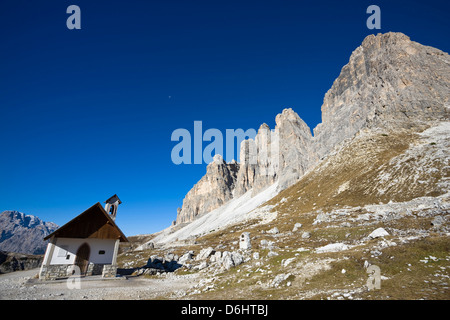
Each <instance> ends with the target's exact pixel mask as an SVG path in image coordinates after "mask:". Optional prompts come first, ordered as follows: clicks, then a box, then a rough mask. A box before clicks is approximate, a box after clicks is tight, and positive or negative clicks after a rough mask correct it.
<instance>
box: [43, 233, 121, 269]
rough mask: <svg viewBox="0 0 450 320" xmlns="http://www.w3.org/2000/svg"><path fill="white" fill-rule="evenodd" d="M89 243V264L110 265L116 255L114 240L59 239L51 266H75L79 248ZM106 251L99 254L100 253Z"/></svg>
mask: <svg viewBox="0 0 450 320" xmlns="http://www.w3.org/2000/svg"><path fill="white" fill-rule="evenodd" d="M83 243H87V244H88V245H89V247H90V249H91V250H90V256H89V262H93V263H99V264H110V263H111V262H112V259H113V254H114V244H115V240H113V239H77V238H57V239H56V243H55V249H54V250H53V255H52V258H51V260H50V264H74V263H75V258H76V254H77V250H78V248H79V247H80V246H81V245H82V244H83ZM101 250H102V251H105V253H104V254H99V251H101Z"/></svg>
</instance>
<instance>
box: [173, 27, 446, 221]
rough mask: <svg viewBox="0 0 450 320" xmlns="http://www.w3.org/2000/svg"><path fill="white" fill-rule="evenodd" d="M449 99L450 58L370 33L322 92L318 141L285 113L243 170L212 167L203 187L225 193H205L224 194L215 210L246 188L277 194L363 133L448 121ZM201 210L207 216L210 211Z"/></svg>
mask: <svg viewBox="0 0 450 320" xmlns="http://www.w3.org/2000/svg"><path fill="white" fill-rule="evenodd" d="M449 97H450V58H449V55H448V54H447V53H445V52H442V51H441V50H438V49H435V48H432V47H428V46H424V45H421V44H419V43H417V42H414V41H411V40H410V38H409V37H408V36H406V35H404V34H402V33H398V32H388V33H385V34H378V35H369V36H367V37H366V38H365V39H364V41H363V42H362V44H361V45H360V46H359V47H358V48H356V49H355V50H354V51H353V52H352V54H351V56H350V59H349V62H348V63H347V64H346V65H345V66H343V67H342V69H341V72H340V75H339V76H338V78H337V79H336V80H335V81H334V82H333V85H332V87H331V88H330V89H329V90H328V91H327V93H326V94H325V97H324V100H323V104H322V107H321V110H322V123H320V124H319V125H317V127H316V128H314V130H313V132H314V136H313V135H312V133H311V129H310V128H309V127H308V125H307V124H306V123H305V122H304V121H303V120H302V119H301V118H300V116H299V115H298V114H297V113H296V112H295V111H294V110H293V109H292V108H286V109H284V110H283V111H282V113H280V114H278V115H277V116H276V118H275V122H276V126H275V130H273V131H271V130H270V128H269V126H268V125H267V124H265V123H264V124H262V125H261V126H260V128H259V130H258V134H257V135H256V137H255V139H254V140H252V139H249V140H245V141H243V142H242V143H241V150H240V159H241V164H240V165H236V166H235V167H234V170H231V171H232V172H233V174H231V173H230V172H231V171H229V170H228V169H223V170H214V171H215V172H216V174H215V175H213V176H211V174H212V171H213V170H212V169H211V170H210V169H208V170H207V171H208V172H207V174H206V176H205V177H203V178H202V180H200V182H202V181H204V180H207V181H211V180H214V179H216V180H220V181H227V182H226V183H224V184H223V185H224V186H226V187H223V186H220V187H218V185H217V186H216V187H214V186H212V185H208V187H205V188H206V189H208V190H211V191H210V192H209V195H210V196H211V197H214V198H216V197H217V196H218V194H216V192H217V191H218V190H219V191H218V192H219V193H221V192H222V191H223V190H224V192H225V194H226V196H225V197H224V196H220V197H219V198H220V201H218V202H215V204H216V205H219V203H221V202H222V201H227V200H226V199H231V198H232V197H239V196H241V195H243V194H244V193H246V192H248V191H249V190H252V194H253V195H255V194H257V193H258V192H260V191H261V190H263V189H265V188H266V187H268V186H270V185H272V184H273V183H274V182H275V181H277V182H278V188H279V190H282V189H286V188H287V187H289V186H291V185H292V184H294V183H295V182H297V181H298V180H299V179H300V178H301V177H302V176H303V175H304V174H305V173H306V172H307V171H308V170H311V169H312V168H314V167H315V166H316V165H317V164H318V163H319V160H320V159H324V158H325V157H326V156H327V155H328V154H330V152H331V151H332V150H334V149H335V148H336V147H337V146H339V145H340V144H341V143H343V142H344V141H345V140H346V139H351V138H353V137H355V135H356V134H357V133H358V132H359V131H361V130H362V129H375V128H383V129H387V130H399V129H401V128H411V127H416V128H422V129H425V128H426V127H427V126H429V124H430V122H432V121H437V120H445V119H449V118H450V113H449V111H450V110H449V108H448V105H449ZM218 161H219V163H220V167H221V168H225V167H227V164H224V163H223V159H222V160H221V161H220V159H219V158H218ZM208 168H209V166H208ZM234 174H235V175H234ZM230 176H232V177H233V178H228V177H230ZM229 181H233V182H232V183H231V182H229ZM200 182H199V183H200ZM205 186H206V185H205ZM195 188H196V187H194V189H195ZM194 189H193V190H194ZM220 190H222V191H220ZM191 191H192V190H191ZM191 191H190V193H191ZM190 193H188V195H189V194H190ZM188 203H190V202H188ZM184 207H185V204H184V203H183V208H184ZM200 207H201V209H199V210H200V211H201V212H204V213H206V212H209V211H208V210H209V209H210V208H211V206H207V207H208V208H207V209H205V208H203V207H202V205H200ZM200 207H199V208H200ZM212 207H214V208H215V206H212ZM182 211H183V210H182ZM191 217H192V215H191ZM184 221H192V220H190V219H187V220H184Z"/></svg>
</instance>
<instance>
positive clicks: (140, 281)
mask: <svg viewBox="0 0 450 320" xmlns="http://www.w3.org/2000/svg"><path fill="white" fill-rule="evenodd" d="M38 272H39V269H33V270H27V271H16V272H11V273H7V274H1V275H0V300H83V299H86V300H110V299H114V300H136V299H155V298H158V297H164V298H166V299H167V298H168V299H176V298H178V297H182V296H184V295H185V292H186V290H187V289H190V288H192V287H193V286H195V285H196V284H197V283H198V279H197V275H196V274H190V275H174V274H170V273H168V274H163V275H160V276H154V278H143V277H139V278H129V279H125V278H115V279H103V280H102V279H101V277H89V278H85V279H82V280H81V282H79V288H73V289H71V288H70V287H71V286H70V284H75V282H74V281H73V280H74V279H70V280H72V282H71V283H69V285H68V283H67V281H66V280H59V281H47V282H44V281H40V280H38V279H36V275H37V274H38ZM72 287H73V286H72Z"/></svg>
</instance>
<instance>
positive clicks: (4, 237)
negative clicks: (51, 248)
mask: <svg viewBox="0 0 450 320" xmlns="http://www.w3.org/2000/svg"><path fill="white" fill-rule="evenodd" d="M57 228H58V226H57V225H56V224H54V223H53V222H45V221H42V220H41V219H39V218H38V217H35V216H32V215H26V214H24V213H22V212H19V211H10V210H8V211H3V212H2V213H1V214H0V231H1V233H0V249H1V250H4V251H9V252H19V253H25V254H43V253H44V252H45V248H46V243H45V242H44V240H43V239H44V237H45V236H47V235H48V234H50V233H52V232H53V231H55V230H56V229H57Z"/></svg>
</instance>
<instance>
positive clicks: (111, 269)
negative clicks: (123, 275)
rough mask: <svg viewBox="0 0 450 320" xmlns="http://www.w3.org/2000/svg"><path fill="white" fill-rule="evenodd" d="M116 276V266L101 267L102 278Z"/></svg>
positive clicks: (106, 265)
mask: <svg viewBox="0 0 450 320" xmlns="http://www.w3.org/2000/svg"><path fill="white" fill-rule="evenodd" d="M116 274H117V265H114V264H105V265H104V266H103V272H102V277H103V278H115V277H116Z"/></svg>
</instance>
